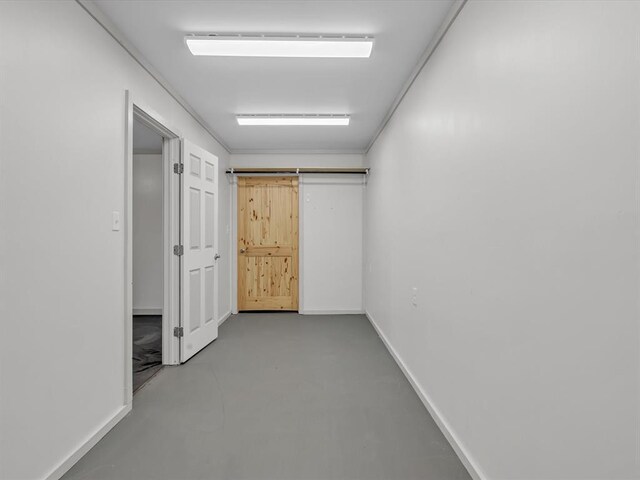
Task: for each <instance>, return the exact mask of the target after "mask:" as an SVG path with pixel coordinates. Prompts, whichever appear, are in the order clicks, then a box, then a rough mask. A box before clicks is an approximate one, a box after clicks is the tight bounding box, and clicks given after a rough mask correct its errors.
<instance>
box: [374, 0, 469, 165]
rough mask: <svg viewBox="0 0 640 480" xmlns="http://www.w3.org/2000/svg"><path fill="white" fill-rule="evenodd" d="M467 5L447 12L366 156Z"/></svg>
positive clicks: (459, 0) (459, 1)
mask: <svg viewBox="0 0 640 480" xmlns="http://www.w3.org/2000/svg"><path fill="white" fill-rule="evenodd" d="M466 3H467V0H456V1H455V2H454V4H453V5H452V6H451V8H450V9H449V12H447V15H446V17H445V18H444V21H443V22H442V25H440V28H438V31H437V32H436V34H435V35H434V37H433V38H432V39H431V42H429V45H427V48H426V49H425V51H424V52H423V53H422V56H421V57H420V60H419V61H418V63H417V64H416V66H415V67H414V68H413V71H412V72H411V75H409V78H408V79H407V81H406V82H405V84H404V85H403V86H402V89H401V90H400V92H399V93H398V95H397V96H396V98H395V99H394V101H393V103H392V104H391V107H390V108H389V110H388V111H387V114H386V115H385V116H384V118H383V119H382V122H381V123H380V126H379V127H378V129H377V130H376V133H375V135H374V136H373V138H372V139H371V142H369V145H368V146H367V148H366V149H365V151H364V152H365V154H368V153H369V150H371V147H373V144H374V143H376V140H378V137H379V136H380V134H381V133H382V131H383V130H384V129H385V127H386V126H387V124H388V123H389V121H390V120H391V117H393V114H394V113H396V110H397V109H398V107H399V106H400V104H401V103H402V100H403V99H404V97H405V95H406V94H407V92H408V91H409V89H410V88H411V86H412V85H413V83H414V82H415V81H416V78H418V75H420V72H422V69H423V68H424V67H425V65H426V64H427V62H428V61H429V59H430V58H431V56H432V55H433V53H434V52H435V51H436V49H437V48H438V45H440V42H442V39H443V38H444V36H445V35H446V34H447V32H448V31H449V28H451V25H453V22H454V21H455V20H456V18H458V15H459V14H460V11H461V10H462V7H464V5H465V4H466Z"/></svg>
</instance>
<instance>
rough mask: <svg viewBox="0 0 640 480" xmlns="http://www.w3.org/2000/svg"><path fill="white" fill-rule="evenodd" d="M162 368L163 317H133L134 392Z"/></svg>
mask: <svg viewBox="0 0 640 480" xmlns="http://www.w3.org/2000/svg"><path fill="white" fill-rule="evenodd" d="M161 368H162V316H160V315H134V317H133V391H134V392H135V391H136V390H138V389H139V388H140V387H141V386H142V385H144V384H145V383H146V382H147V381H148V380H149V379H150V378H151V377H153V376H154V375H155V374H156V373H158V371H159V370H160V369H161Z"/></svg>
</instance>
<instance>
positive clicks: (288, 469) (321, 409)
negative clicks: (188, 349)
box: [63, 313, 470, 480]
mask: <svg viewBox="0 0 640 480" xmlns="http://www.w3.org/2000/svg"><path fill="white" fill-rule="evenodd" d="M63 478H64V479H66V480H72V479H92V480H102V479H114V480H115V479H117V480H146V479H154V480H162V479H167V480H187V479H188V480H192V479H193V480H195V479H211V480H213V479H223V480H240V479H290V480H302V479H318V480H325V479H327V480H328V479H353V480H355V479H380V480H403V479H407V480H408V479H416V480H417V479H425V480H462V479H465V480H466V479H469V478H470V477H469V475H468V474H467V472H466V470H465V469H464V467H463V466H462V464H461V463H460V461H459V460H458V458H457V457H456V455H455V453H454V452H453V450H452V449H451V447H450V446H449V444H448V443H447V441H446V439H445V438H444V437H443V435H442V433H441V432H440V430H439V429H438V427H437V426H436V424H435V423H434V421H433V419H432V418H431V417H430V416H429V414H428V412H427V411H426V410H425V408H424V406H423V405H422V403H421V402H420V400H419V398H418V397H417V395H416V394H415V392H414V391H413V389H412V388H411V386H410V384H409V383H408V382H407V380H406V379H405V377H404V376H403V374H402V372H401V371H400V369H399V368H398V367H397V365H396V364H395V362H394V360H393V358H392V357H391V356H390V355H389V353H388V352H387V350H386V348H385V347H384V345H383V343H382V342H381V340H380V339H379V338H378V336H377V334H376V332H375V330H374V329H373V327H372V326H371V325H370V324H369V322H368V320H367V319H366V317H364V316H361V315H327V316H300V315H297V314H293V313H247V314H240V315H237V316H233V317H231V318H230V319H229V320H227V321H226V322H225V323H224V324H223V325H222V326H221V328H220V335H219V338H218V339H217V340H216V341H215V342H213V343H212V344H211V345H209V346H208V347H207V348H205V349H204V350H203V351H201V352H200V353H199V354H198V355H196V356H195V357H194V358H192V359H191V360H190V361H189V362H188V363H187V364H185V365H182V366H180V367H165V368H164V369H163V370H162V371H161V372H160V373H158V374H157V375H156V376H155V377H154V378H152V379H151V380H150V381H149V383H148V384H147V385H146V386H145V388H143V389H141V390H140V392H139V393H138V395H136V396H135V398H134V402H133V412H132V413H131V414H129V415H128V416H127V417H126V418H125V419H123V420H122V421H121V422H120V423H119V424H118V425H117V426H116V427H115V428H114V429H113V430H112V431H111V432H109V433H108V434H107V435H106V436H105V438H103V439H102V441H100V442H99V443H98V444H97V445H96V446H95V447H94V448H93V449H92V450H91V451H90V452H89V453H88V454H87V455H86V456H85V457H84V458H83V459H82V460H80V462H78V464H76V465H75V466H74V467H73V468H72V469H71V470H70V471H69V472H68V473H67V475H65V476H64V477H63Z"/></svg>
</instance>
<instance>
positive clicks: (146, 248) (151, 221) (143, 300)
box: [133, 154, 164, 315]
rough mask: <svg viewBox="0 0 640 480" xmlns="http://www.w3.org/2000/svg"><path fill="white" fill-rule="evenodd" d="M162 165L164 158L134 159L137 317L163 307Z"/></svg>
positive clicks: (134, 283) (134, 265)
mask: <svg viewBox="0 0 640 480" xmlns="http://www.w3.org/2000/svg"><path fill="white" fill-rule="evenodd" d="M162 165H163V163H162V155H144V154H142V155H134V156H133V313H134V314H142V315H144V314H154V312H162V307H163V301H164V296H163V293H164V291H163V264H164V254H163V252H162V247H163V236H164V232H163V229H162V225H163V215H162V207H163V204H162V198H163V195H162V182H163V176H162ZM158 314H159V313H158Z"/></svg>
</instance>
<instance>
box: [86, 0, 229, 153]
mask: <svg viewBox="0 0 640 480" xmlns="http://www.w3.org/2000/svg"><path fill="white" fill-rule="evenodd" d="M76 3H78V5H80V7H82V8H83V9H84V10H85V11H86V12H87V13H88V14H89V16H91V17H92V18H93V19H94V20H95V21H96V22H97V23H98V24H99V25H100V26H101V27H102V28H104V29H105V31H106V32H107V33H108V34H109V35H111V37H113V39H114V40H115V41H116V42H118V44H120V46H121V47H122V48H124V50H125V51H126V52H127V53H128V54H129V55H131V57H132V58H133V59H134V60H135V61H136V62H137V63H138V65H140V66H141V67H142V68H143V69H144V70H145V71H146V72H147V73H148V74H149V75H151V77H152V78H153V79H154V80H155V81H156V82H158V84H159V85H160V86H161V87H162V88H164V89H165V90H166V92H167V93H168V94H169V95H171V97H172V98H173V99H174V100H175V101H176V102H178V103H179V104H180V106H182V108H184V109H185V110H186V111H187V113H189V115H191V116H192V117H193V119H194V120H195V121H196V122H198V123H199V124H200V126H201V127H202V128H204V129H205V130H206V131H207V133H209V135H211V136H212V137H213V139H214V140H215V141H216V142H218V143H219V144H220V145H221V146H222V148H224V149H225V150H226V151H227V153H229V154H231V150H230V149H229V147H228V146H227V145H226V144H225V143H224V142H223V141H222V140H221V139H220V137H219V136H218V134H217V133H215V132H214V131H213V129H212V128H211V126H210V125H209V124H208V123H207V122H206V121H205V120H204V118H202V117H201V116H200V115H199V114H198V113H197V112H196V111H195V110H194V109H193V107H192V106H191V105H189V103H188V102H187V101H186V100H185V99H184V98H182V96H181V95H180V94H179V93H178V92H177V91H176V90H175V89H174V88H173V87H172V86H171V84H170V83H169V82H168V81H167V80H166V79H165V78H164V77H163V76H162V75H161V74H160V72H158V71H157V70H156V69H155V68H154V67H153V65H151V63H149V61H148V60H147V59H146V58H145V57H144V55H142V53H141V52H140V51H139V50H138V49H137V48H136V47H135V46H134V45H133V44H132V43H131V42H130V41H129V40H128V39H127V37H126V36H125V35H124V34H123V33H122V32H121V31H120V30H119V29H118V27H116V25H115V24H114V23H113V22H112V21H111V19H110V18H109V17H107V16H106V15H105V14H104V13H103V12H102V10H100V8H99V7H98V6H97V5H96V4H95V3H94V2H93V1H92V0H76Z"/></svg>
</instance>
